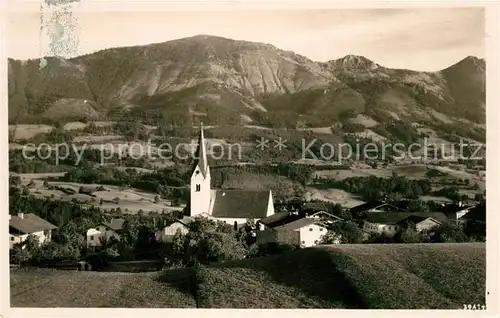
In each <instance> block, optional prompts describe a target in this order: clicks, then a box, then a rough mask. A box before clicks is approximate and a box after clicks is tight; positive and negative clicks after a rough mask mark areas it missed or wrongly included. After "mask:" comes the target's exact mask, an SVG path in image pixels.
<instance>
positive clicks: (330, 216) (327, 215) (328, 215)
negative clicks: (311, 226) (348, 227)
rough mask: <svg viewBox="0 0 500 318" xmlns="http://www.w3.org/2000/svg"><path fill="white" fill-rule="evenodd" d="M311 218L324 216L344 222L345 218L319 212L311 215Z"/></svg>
mask: <svg viewBox="0 0 500 318" xmlns="http://www.w3.org/2000/svg"><path fill="white" fill-rule="evenodd" d="M309 216H311V217H312V216H319V217H321V216H323V217H325V218H330V219H335V220H343V218H341V217H339V216H336V215H333V214H331V213H328V212H326V211H318V212H315V213H313V214H310V215H309Z"/></svg>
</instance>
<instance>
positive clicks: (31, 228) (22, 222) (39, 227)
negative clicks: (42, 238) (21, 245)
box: [9, 213, 57, 234]
mask: <svg viewBox="0 0 500 318" xmlns="http://www.w3.org/2000/svg"><path fill="white" fill-rule="evenodd" d="M9 227H12V228H14V229H16V230H18V231H19V232H22V233H25V234H31V233H34V232H38V231H44V230H53V229H57V226H55V225H54V224H52V223H50V222H48V221H46V220H44V219H42V218H41V217H39V216H38V215H36V214H33V213H27V214H24V216H23V218H22V219H21V218H20V217H19V216H17V215H12V216H11V217H10V220H9Z"/></svg>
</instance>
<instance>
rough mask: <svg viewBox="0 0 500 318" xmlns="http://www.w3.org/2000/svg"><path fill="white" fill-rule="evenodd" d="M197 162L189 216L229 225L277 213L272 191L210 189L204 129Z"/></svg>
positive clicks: (193, 177) (192, 184) (192, 179)
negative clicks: (202, 217)
mask: <svg viewBox="0 0 500 318" xmlns="http://www.w3.org/2000/svg"><path fill="white" fill-rule="evenodd" d="M197 158H198V162H197V163H196V165H195V167H194V169H193V174H192V175H191V191H190V192H191V193H190V195H191V198H190V216H191V217H195V216H197V215H209V216H211V217H213V218H215V219H217V220H220V221H223V222H226V223H228V224H234V223H236V224H242V223H245V222H246V221H247V219H254V220H255V221H257V220H260V219H262V218H265V217H267V216H270V215H272V214H274V203H273V195H272V193H271V191H269V190H243V189H238V190H222V189H221V190H215V189H212V188H211V177H210V167H209V165H208V160H207V150H206V144H205V138H204V136H203V127H202V128H201V130H200V138H199V142H198V150H197Z"/></svg>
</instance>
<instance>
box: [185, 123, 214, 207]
mask: <svg viewBox="0 0 500 318" xmlns="http://www.w3.org/2000/svg"><path fill="white" fill-rule="evenodd" d="M206 147H207V146H206V143H205V136H204V135H203V124H202V125H201V127H200V138H199V140H198V149H197V151H196V160H195V166H194V169H193V174H192V175H191V189H190V193H191V199H190V215H191V216H194V215H198V214H203V213H210V200H211V195H212V190H211V178H210V167H209V166H208V161H207V148H206Z"/></svg>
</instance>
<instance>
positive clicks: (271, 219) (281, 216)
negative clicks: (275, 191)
mask: <svg viewBox="0 0 500 318" xmlns="http://www.w3.org/2000/svg"><path fill="white" fill-rule="evenodd" d="M290 215H291V213H290V212H279V213H275V214H273V215H270V216H268V217H266V218H263V219H261V220H260V222H261V223H262V224H265V225H272V224H275V223H279V222H280V221H284V220H286V219H287V218H288V217H289V216H290Z"/></svg>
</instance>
